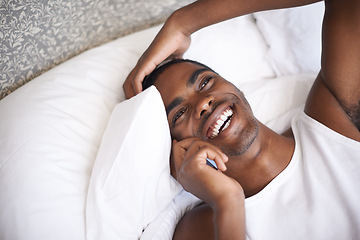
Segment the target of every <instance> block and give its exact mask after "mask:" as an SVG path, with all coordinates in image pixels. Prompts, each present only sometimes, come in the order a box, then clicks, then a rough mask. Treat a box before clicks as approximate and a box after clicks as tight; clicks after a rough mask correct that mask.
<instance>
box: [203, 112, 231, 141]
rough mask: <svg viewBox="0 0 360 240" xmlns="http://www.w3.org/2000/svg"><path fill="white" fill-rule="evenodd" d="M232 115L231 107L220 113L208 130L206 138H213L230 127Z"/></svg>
mask: <svg viewBox="0 0 360 240" xmlns="http://www.w3.org/2000/svg"><path fill="white" fill-rule="evenodd" d="M233 114H234V112H233V110H232V109H231V107H227V108H226V109H225V110H223V111H222V112H220V114H219V115H218V116H217V117H216V118H215V119H214V121H213V122H212V124H211V125H210V127H209V128H208V130H207V134H206V136H207V137H208V138H210V139H211V138H215V137H217V136H218V135H219V134H221V133H222V132H223V131H225V130H226V129H227V128H228V127H229V126H230V123H231V118H232V116H233Z"/></svg>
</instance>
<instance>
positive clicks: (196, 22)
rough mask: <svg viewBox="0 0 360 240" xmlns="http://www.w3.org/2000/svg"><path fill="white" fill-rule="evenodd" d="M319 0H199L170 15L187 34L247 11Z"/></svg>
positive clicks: (298, 4) (286, 6) (244, 13)
mask: <svg viewBox="0 0 360 240" xmlns="http://www.w3.org/2000/svg"><path fill="white" fill-rule="evenodd" d="M318 1H320V0H250V1H249V0H199V1H196V2H194V3H192V4H190V5H188V6H185V7H183V8H181V9H179V10H177V11H176V12H174V14H173V15H172V16H171V18H172V19H173V20H174V21H175V22H178V23H181V26H182V28H183V30H184V32H186V33H187V34H189V35H190V34H191V33H194V32H196V31H197V30H199V29H201V28H203V27H206V26H209V25H212V24H215V23H218V22H221V21H225V20H228V19H231V18H234V17H238V16H242V15H246V14H249V13H254V12H259V11H264V10H271V9H280V8H288V7H296V6H301V5H306V4H310V3H315V2H318Z"/></svg>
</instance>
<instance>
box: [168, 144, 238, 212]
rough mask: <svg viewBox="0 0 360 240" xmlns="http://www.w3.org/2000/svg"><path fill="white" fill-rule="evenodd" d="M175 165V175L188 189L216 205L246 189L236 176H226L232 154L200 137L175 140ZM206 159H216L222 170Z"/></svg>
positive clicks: (173, 148) (173, 151) (173, 149)
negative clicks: (228, 155) (209, 163)
mask: <svg viewBox="0 0 360 240" xmlns="http://www.w3.org/2000/svg"><path fill="white" fill-rule="evenodd" d="M171 158H172V161H173V164H174V166H173V167H174V172H173V175H174V177H175V178H176V179H177V180H178V182H179V183H180V184H181V185H182V186H183V187H184V189H185V190H187V191H189V192H191V193H193V194H194V195H196V196H197V197H199V198H200V199H202V200H203V201H205V202H207V203H208V204H210V205H211V206H213V207H216V206H218V205H219V204H220V202H221V201H222V200H223V199H224V198H226V197H227V196H229V194H232V193H234V192H235V193H236V194H238V193H239V192H241V193H242V188H241V186H240V184H239V183H238V182H236V181H235V180H234V179H232V178H230V177H228V176H226V175H225V174H224V173H222V172H223V171H226V162H227V161H228V157H227V156H226V155H225V154H224V153H223V152H222V151H221V150H220V149H219V148H218V147H216V146H214V145H212V144H210V143H207V142H204V141H201V140H200V139H198V138H188V139H185V140H183V141H180V142H177V141H176V140H174V142H173V146H172V155H171ZM206 158H209V159H212V160H214V161H215V163H216V165H217V166H218V169H219V170H215V169H214V168H212V167H210V166H208V165H207V164H206Z"/></svg>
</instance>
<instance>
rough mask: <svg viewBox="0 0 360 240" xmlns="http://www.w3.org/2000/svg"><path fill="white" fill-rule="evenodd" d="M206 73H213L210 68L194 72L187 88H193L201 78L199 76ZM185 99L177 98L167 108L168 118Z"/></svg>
mask: <svg viewBox="0 0 360 240" xmlns="http://www.w3.org/2000/svg"><path fill="white" fill-rule="evenodd" d="M205 71H211V70H210V69H208V68H200V69H198V70H196V71H195V72H193V74H191V76H190V77H189V79H188V81H187V83H186V86H187V87H188V88H190V87H191V86H193V85H194V83H195V82H196V79H197V78H198V77H199V75H200V74H201V73H203V72H205ZM184 101H185V99H184V98H182V97H177V98H175V99H174V100H173V101H172V102H171V103H170V104H169V106H168V107H167V108H166V116H168V115H169V113H170V112H171V110H173V109H174V108H176V107H177V106H179V105H180V104H181V103H182V102H184Z"/></svg>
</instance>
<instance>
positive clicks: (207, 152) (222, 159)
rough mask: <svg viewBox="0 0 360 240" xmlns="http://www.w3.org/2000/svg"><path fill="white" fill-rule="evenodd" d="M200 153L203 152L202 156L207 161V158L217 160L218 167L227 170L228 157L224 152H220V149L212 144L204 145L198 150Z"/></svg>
mask: <svg viewBox="0 0 360 240" xmlns="http://www.w3.org/2000/svg"><path fill="white" fill-rule="evenodd" d="M198 152H199V154H203V155H202V158H204V160H205V163H206V159H207V158H208V159H211V160H213V161H215V163H216V165H217V168H218V169H219V170H220V171H222V172H224V171H226V169H227V168H226V165H225V163H226V162H227V161H228V157H227V156H226V155H224V154H223V153H222V152H219V150H218V149H216V148H213V147H212V146H203V147H202V148H200V149H199V150H198Z"/></svg>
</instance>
